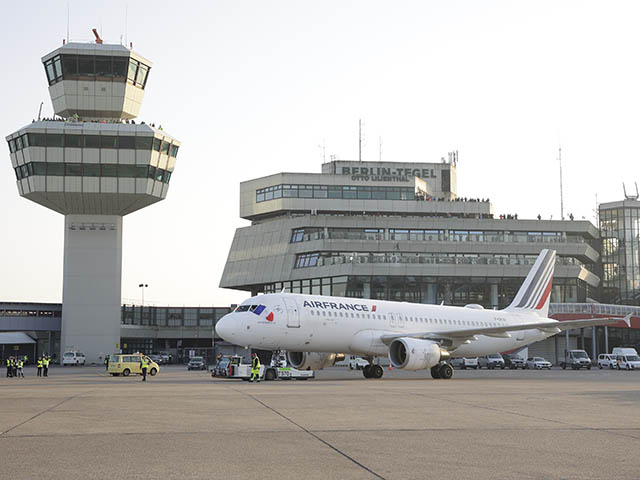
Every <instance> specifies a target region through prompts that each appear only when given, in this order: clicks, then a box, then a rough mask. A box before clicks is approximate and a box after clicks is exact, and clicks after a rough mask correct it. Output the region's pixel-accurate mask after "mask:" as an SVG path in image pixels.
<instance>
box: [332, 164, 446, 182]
mask: <svg viewBox="0 0 640 480" xmlns="http://www.w3.org/2000/svg"><path fill="white" fill-rule="evenodd" d="M342 175H351V180H354V181H358V180H364V181H367V180H373V181H378V182H408V181H409V179H410V178H412V177H420V178H436V172H435V170H434V169H433V168H386V167H342Z"/></svg>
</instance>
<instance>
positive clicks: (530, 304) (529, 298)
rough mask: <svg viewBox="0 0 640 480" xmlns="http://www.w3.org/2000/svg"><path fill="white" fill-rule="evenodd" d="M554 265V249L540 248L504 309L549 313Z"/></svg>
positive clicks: (544, 314)
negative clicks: (529, 268) (531, 265)
mask: <svg viewBox="0 0 640 480" xmlns="http://www.w3.org/2000/svg"><path fill="white" fill-rule="evenodd" d="M555 265H556V251H555V250H546V249H545V250H542V251H541V252H540V255H539V256H538V258H537V259H536V263H534V265H533V268H531V271H530V272H529V274H528V275H527V278H525V280H524V283H523V284H522V286H521V287H520V290H518V293H517V294H516V296H515V298H514V299H513V302H511V305H509V306H508V307H507V308H506V309H507V310H513V309H516V308H518V309H525V310H535V311H537V312H538V313H540V314H541V315H543V316H544V317H546V316H547V314H548V313H549V299H550V298H551V284H552V282H553V270H554V268H555Z"/></svg>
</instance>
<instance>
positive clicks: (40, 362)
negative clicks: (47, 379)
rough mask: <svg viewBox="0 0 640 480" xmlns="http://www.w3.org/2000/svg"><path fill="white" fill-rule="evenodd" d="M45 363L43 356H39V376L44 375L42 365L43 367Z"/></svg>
mask: <svg viewBox="0 0 640 480" xmlns="http://www.w3.org/2000/svg"><path fill="white" fill-rule="evenodd" d="M43 365H44V363H43V361H42V357H38V376H39V377H41V376H42V367H43Z"/></svg>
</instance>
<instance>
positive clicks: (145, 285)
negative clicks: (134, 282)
mask: <svg viewBox="0 0 640 480" xmlns="http://www.w3.org/2000/svg"><path fill="white" fill-rule="evenodd" d="M148 286H149V285H148V284H146V283H141V284H140V285H138V287H140V288H141V289H142V306H143V307H144V289H145V287H148Z"/></svg>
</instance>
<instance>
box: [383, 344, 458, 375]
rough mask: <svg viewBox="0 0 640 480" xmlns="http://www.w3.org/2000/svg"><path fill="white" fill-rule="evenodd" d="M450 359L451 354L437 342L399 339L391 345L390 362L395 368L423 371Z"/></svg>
mask: <svg viewBox="0 0 640 480" xmlns="http://www.w3.org/2000/svg"><path fill="white" fill-rule="evenodd" d="M448 358H449V352H447V351H446V350H443V349H442V348H440V345H438V344H437V343H435V342H431V341H429V340H420V339H418V338H409V337H406V338H397V339H395V340H394V341H393V342H391V345H389V360H390V361H391V364H392V365H393V368H404V369H406V370H422V369H425V368H431V367H433V366H435V365H437V364H438V363H440V361H441V360H446V359H448Z"/></svg>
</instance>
